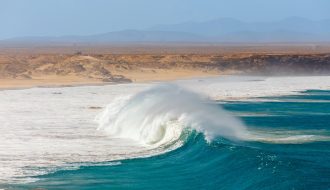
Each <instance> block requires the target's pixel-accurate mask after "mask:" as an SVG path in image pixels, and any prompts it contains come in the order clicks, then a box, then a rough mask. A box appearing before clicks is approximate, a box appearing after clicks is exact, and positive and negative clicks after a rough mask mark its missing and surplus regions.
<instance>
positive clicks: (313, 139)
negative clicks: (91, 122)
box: [0, 90, 330, 190]
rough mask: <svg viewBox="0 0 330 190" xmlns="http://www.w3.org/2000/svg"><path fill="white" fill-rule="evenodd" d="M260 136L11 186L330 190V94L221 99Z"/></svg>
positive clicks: (198, 140) (198, 138) (188, 140)
mask: <svg viewBox="0 0 330 190" xmlns="http://www.w3.org/2000/svg"><path fill="white" fill-rule="evenodd" d="M215 103H216V104H217V106H219V108H220V107H222V108H225V109H226V110H228V111H230V112H231V113H232V114H234V115H236V116H237V117H239V118H240V119H241V120H242V121H243V122H244V124H245V125H246V126H247V128H248V130H249V131H253V134H255V137H256V138H255V139H256V140H254V141H253V140H252V141H233V140H228V139H225V138H221V137H219V138H216V139H214V140H213V141H212V142H209V143H208V142H207V141H206V140H205V138H204V135H203V134H201V133H197V132H195V131H187V132H185V133H183V134H182V137H181V138H183V139H184V141H185V143H184V145H183V146H181V147H179V148H177V149H175V150H173V151H170V152H167V153H165V154H162V155H158V156H153V157H149V158H137V159H128V160H119V161H115V162H109V163H98V164H97V165H93V164H87V165H86V166H81V167H79V169H75V170H64V169H63V170H59V171H57V172H55V173H51V174H47V175H43V176H37V177H38V179H39V180H38V181H36V182H33V183H28V184H14V185H10V184H7V185H3V186H0V188H5V189H34V188H40V189H79V190H84V189H86V190H87V189H95V190H96V189H158V190H159V189H251V190H257V189H295V190H297V189H325V190H326V189H330V140H329V136H330V91H320V90H309V91H305V92H303V93H302V94H300V95H294V96H285V97H268V98H260V99H256V100H251V101H250V100H249V101H227V102H223V101H221V102H215Z"/></svg>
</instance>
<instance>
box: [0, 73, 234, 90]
mask: <svg viewBox="0 0 330 190" xmlns="http://www.w3.org/2000/svg"><path fill="white" fill-rule="evenodd" d="M221 76H235V75H225V74H210V73H208V74H205V75H191V76H171V77H169V78H165V79H157V78H152V77H149V78H146V79H144V80H132V82H103V81H96V80H90V81H88V80H86V79H81V81H77V80H73V81H68V80H65V81H62V82H54V81H47V80H42V79H41V80H38V79H37V80H35V79H0V90H21V89H31V88H62V87H77V86H104V85H118V84H143V83H158V82H171V81H178V80H191V79H199V78H213V77H221ZM59 78H60V77H59ZM6 83H7V84H6Z"/></svg>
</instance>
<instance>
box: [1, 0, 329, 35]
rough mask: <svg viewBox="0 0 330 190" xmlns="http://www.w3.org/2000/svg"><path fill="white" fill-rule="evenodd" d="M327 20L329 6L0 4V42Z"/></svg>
mask: <svg viewBox="0 0 330 190" xmlns="http://www.w3.org/2000/svg"><path fill="white" fill-rule="evenodd" d="M292 16H299V17H305V18H309V19H313V20H320V19H329V18H330V0H0V39H4V38H10V37H17V36H48V35H55V36H59V35H71V34H73V35H87V34H97V33H103V32H109V31H116V30H123V29H144V28H148V27H151V26H153V25H157V24H174V23H180V22H185V21H203V20H210V19H216V18H221V17H231V18H236V19H240V20H243V21H273V20H279V19H283V18H286V17H292Z"/></svg>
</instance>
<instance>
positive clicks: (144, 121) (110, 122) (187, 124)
mask: <svg viewBox="0 0 330 190" xmlns="http://www.w3.org/2000/svg"><path fill="white" fill-rule="evenodd" d="M97 120H98V122H99V129H100V130H105V131H106V132H107V134H109V135H110V136H111V137H113V138H129V139H132V140H135V141H137V142H139V143H141V144H143V145H147V146H160V145H165V144H168V143H172V142H174V141H176V140H178V139H179V138H180V136H181V135H182V133H183V131H185V130H195V131H197V132H199V133H203V134H204V136H205V139H206V140H207V141H208V142H210V141H212V139H214V138H215V137H224V138H228V139H231V140H241V139H246V136H247V134H248V133H247V131H246V129H245V127H244V125H243V124H242V123H241V121H240V120H238V119H237V118H235V117H233V116H232V115H230V114H229V113H228V112H226V111H225V110H223V109H222V108H220V107H219V105H216V104H214V103H212V102H211V101H210V100H208V99H207V98H206V97H203V96H201V95H199V94H196V93H193V92H190V91H188V90H186V89H184V88H182V87H179V86H177V85H174V84H164V85H159V86H156V87H153V88H151V89H149V90H146V91H144V92H141V93H139V94H137V95H135V96H133V97H125V98H119V99H116V100H115V101H114V102H113V103H111V104H109V105H108V106H107V108H106V109H105V111H104V112H103V113H102V114H100V115H99V116H98V117H97Z"/></svg>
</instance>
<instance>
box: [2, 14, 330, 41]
mask: <svg viewBox="0 0 330 190" xmlns="http://www.w3.org/2000/svg"><path fill="white" fill-rule="evenodd" d="M3 42H58V43H60V42H70V43H109V42H215V43H216V42H228V43H231V42H234V43H240V42H241V43H258V42H330V19H327V20H319V21H313V20H308V19H305V18H299V17H292V18H287V19H284V20H280V21H274V22H243V21H240V20H236V19H232V18H221V19H217V20H210V21H205V22H185V23H180V24H173V25H158V26H155V27H152V28H148V29H146V30H123V31H115V32H108V33H104V34H97V35H89V36H60V37H49V36H46V37H20V38H12V39H8V40H3Z"/></svg>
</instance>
